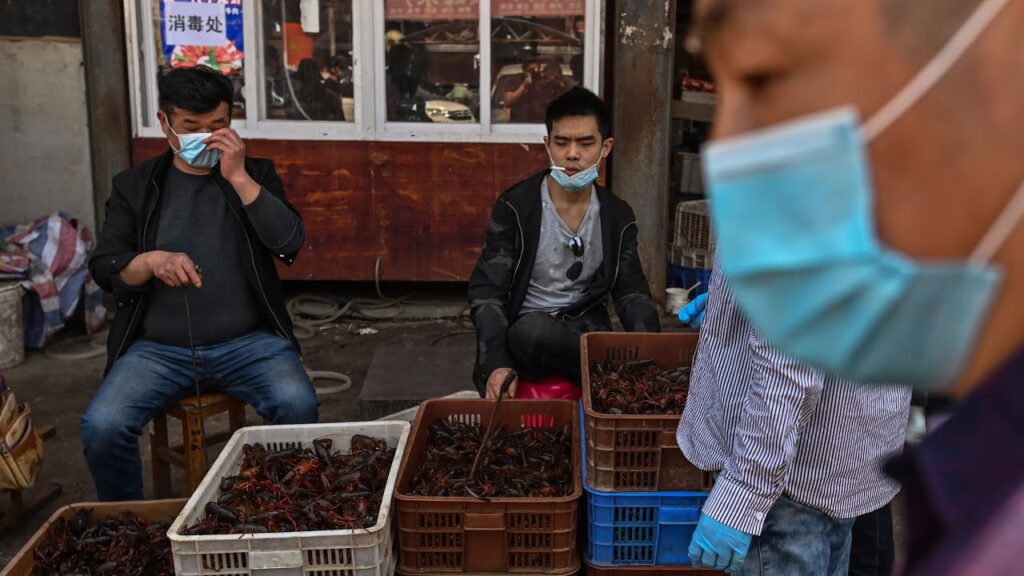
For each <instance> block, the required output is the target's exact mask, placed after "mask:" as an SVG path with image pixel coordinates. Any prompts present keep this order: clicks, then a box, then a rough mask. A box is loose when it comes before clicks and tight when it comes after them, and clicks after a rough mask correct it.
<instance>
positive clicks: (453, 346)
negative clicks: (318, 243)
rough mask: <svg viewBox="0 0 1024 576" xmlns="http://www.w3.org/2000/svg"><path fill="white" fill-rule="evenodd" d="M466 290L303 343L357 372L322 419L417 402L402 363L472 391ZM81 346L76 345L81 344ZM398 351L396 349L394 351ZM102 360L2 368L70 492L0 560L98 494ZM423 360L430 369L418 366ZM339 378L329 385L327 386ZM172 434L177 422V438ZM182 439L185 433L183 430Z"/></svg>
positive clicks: (350, 292)
mask: <svg viewBox="0 0 1024 576" xmlns="http://www.w3.org/2000/svg"><path fill="white" fill-rule="evenodd" d="M290 290H291V292H293V293H298V292H300V291H302V292H314V293H320V294H324V293H329V294H330V296H332V297H334V298H336V299H339V300H342V301H345V300H348V299H350V298H353V297H357V296H359V297H366V296H368V295H372V294H374V291H373V290H372V287H366V286H361V287H359V286H356V287H342V288H338V287H336V286H331V285H312V284H300V285H292V286H290ZM464 290H465V289H464V287H462V286H458V285H448V286H441V287H436V286H434V287H417V288H416V289H415V294H414V296H412V300H415V301H419V302H424V303H421V304H415V303H409V304H406V305H405V306H404V307H403V310H402V314H401V317H399V318H396V319H391V320H355V319H348V318H344V319H340V320H338V321H336V322H331V323H329V324H327V325H325V326H323V327H321V328H318V329H316V330H315V334H314V336H313V337H311V338H309V339H306V340H304V341H303V349H304V355H303V361H304V363H305V364H306V367H307V368H308V369H310V370H334V371H339V372H343V373H346V374H348V375H349V376H350V377H351V378H352V387H351V388H350V389H349V390H347V391H345V392H341V393H338V394H333V395H328V396H323V397H321V401H322V405H321V412H320V415H321V421H322V422H346V421H359V420H370V419H373V418H377V417H379V416H381V415H384V414H387V413H389V412H391V411H394V410H398V409H400V408H402V407H404V406H406V405H412V404H414V403H415V401H414V400H410V399H408V398H397V399H396V398H394V397H391V398H386V397H387V396H389V395H390V396H394V394H392V393H391V392H390V391H391V390H395V389H398V388H401V386H397V387H396V386H395V382H394V380H395V379H397V378H402V376H403V371H402V369H398V370H396V365H398V366H401V367H404V369H405V370H408V378H409V386H408V388H414V389H420V388H422V387H423V386H424V384H423V383H424V382H426V381H428V380H431V379H435V380H437V381H439V382H441V384H440V385H439V386H440V387H436V386H435V387H434V388H432V389H428V390H425V393H427V394H428V396H424V397H432V396H435V395H443V393H447V392H454V391H457V390H465V389H470V388H472V384H471V383H470V369H471V366H472V355H473V347H474V338H473V333H472V326H471V324H470V323H469V322H468V318H467V317H466V315H465V314H466V312H467V311H466V308H465V295H464V294H465V292H464ZM393 312H394V310H384V311H380V312H379V313H378V314H379V315H391V314H392V313H393ZM664 325H665V327H666V328H667V329H670V330H680V329H681V327H680V326H679V325H678V323H674V322H672V321H669V320H668V319H666V320H665V321H664ZM76 338H77V339H81V338H82V335H81V333H80V330H79V331H76V330H75V329H73V328H72V329H68V330H66V331H65V333H63V334H61V335H60V337H59V338H58V340H57V342H55V343H54V344H53V345H51V347H50V350H66V349H67V348H68V347H69V346H75V342H74V339H76ZM81 346H82V345H81V344H78V347H79V348H81ZM378 349H380V350H381V352H382V354H381V355H380V356H379V357H378V359H377V362H376V363H375V362H374V354H375V352H377V351H378ZM432 350H436V354H432V353H431V351H432ZM403 351H404V352H405V353H404V355H403ZM392 355H397V356H396V357H394V358H392ZM385 356H387V357H385ZM439 359H440V360H439ZM103 365H104V358H103V357H102V356H100V357H96V358H92V359H88V360H75V361H69V360H57V359H53V358H50V357H48V356H47V355H45V354H44V353H42V352H30V353H29V354H28V355H27V358H26V360H25V362H24V363H23V364H21V365H19V366H17V367H15V368H11V369H6V370H3V374H4V376H5V377H6V378H7V381H8V384H9V385H10V386H11V388H12V389H13V390H14V391H15V392H16V393H17V395H18V398H19V400H23V401H27V402H29V403H31V404H32V411H33V420H34V422H35V423H36V425H37V426H45V425H53V426H55V427H56V429H57V435H56V437H55V438H53V439H51V440H49V441H48V442H46V458H45V461H44V463H43V468H42V471H41V473H40V476H39V478H38V480H37V487H39V486H46V485H49V484H50V483H53V482H59V483H60V484H61V485H62V487H63V493H62V494H61V496H60V497H59V498H57V499H56V500H55V501H53V502H51V503H50V504H49V505H47V506H46V507H45V508H43V509H42V510H40V511H39V512H37V513H36V514H35V515H33V516H32V517H31V518H29V519H28V520H27V521H26V522H25V523H24V525H22V526H20V527H19V528H18V529H17V530H16V531H15V532H14V533H12V534H10V535H8V536H7V537H5V538H3V539H2V540H0V567H2V566H4V565H5V564H6V563H7V562H8V561H9V560H10V559H11V557H12V556H13V555H14V554H15V553H16V552H17V551H18V549H19V548H20V547H21V546H22V545H23V544H24V543H25V541H26V540H27V539H28V538H29V537H30V536H31V535H32V534H33V533H34V532H35V531H36V530H37V529H38V527H39V526H40V525H41V524H42V523H43V522H44V521H45V520H46V518H48V517H49V516H50V514H52V513H53V511H54V510H56V509H57V508H59V507H61V506H64V505H66V504H70V503H73V502H85V501H93V500H95V492H94V490H93V485H92V480H91V478H90V476H89V472H88V470H87V468H86V465H85V460H84V458H83V456H82V452H81V441H80V438H79V432H78V417H79V415H80V414H82V412H83V411H84V410H85V408H86V407H87V406H88V404H89V401H90V400H91V398H92V395H93V393H94V392H95V390H96V389H97V388H98V387H99V384H100V382H101V379H102V372H103ZM371 366H372V368H371ZM417 366H420V367H421V368H423V369H424V370H425V371H429V372H431V374H428V375H425V374H421V373H418V372H417ZM371 372H373V374H371ZM367 376H370V377H371V378H370V380H371V384H370V385H369V386H366V383H367ZM425 376H426V378H424V377H425ZM432 377H433V378H432ZM333 384H334V382H324V383H323V385H325V386H330V385H333ZM382 390H383V391H384V392H382ZM247 419H248V421H249V422H250V423H258V422H259V421H260V420H259V418H258V417H257V416H256V415H255V413H254V412H253V411H252V409H251V408H250V409H248V418H247ZM223 425H226V423H225V422H215V423H214V425H213V428H217V427H219V426H223ZM174 433H175V431H174V429H173V428H172V435H173V434H174ZM177 436H178V438H180V433H178V434H177ZM173 440H174V438H173V436H172V441H173ZM140 447H141V454H142V457H143V476H144V479H145V484H146V494H147V497H148V496H151V494H152V491H151V480H152V478H151V475H150V463H149V442H148V438H147V437H146V435H143V438H142V439H141V440H140ZM218 448H219V447H213V448H211V449H210V453H209V458H210V461H211V462H212V461H213V459H214V458H216V456H217V451H218ZM173 480H174V482H173V483H174V485H175V486H176V487H179V488H180V486H181V483H182V477H181V475H180V474H178V475H177V476H175V477H174V479H173ZM899 500H900V499H897V503H896V505H895V506H894V512H895V513H894V516H895V519H896V541H897V544H898V545H899V544H900V543H901V542H902V540H903V535H902V526H901V524H902V522H901V519H902V510H901V509H900V504H901V503H900V502H899ZM4 506H6V500H3V501H0V515H2V510H3V507H4ZM898 547H899V546H898Z"/></svg>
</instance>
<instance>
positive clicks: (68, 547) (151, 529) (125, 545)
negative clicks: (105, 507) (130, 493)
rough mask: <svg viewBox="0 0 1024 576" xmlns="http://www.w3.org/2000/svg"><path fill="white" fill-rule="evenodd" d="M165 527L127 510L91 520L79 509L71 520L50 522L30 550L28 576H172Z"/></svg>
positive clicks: (91, 516)
mask: <svg viewBox="0 0 1024 576" xmlns="http://www.w3.org/2000/svg"><path fill="white" fill-rule="evenodd" d="M168 524H169V523H165V522H164V523H158V524H150V523H148V522H146V520H145V519H143V518H142V517H141V516H139V515H137V514H135V513H134V512H130V511H128V510H122V511H121V512H120V513H118V515H117V516H116V517H113V518H94V517H93V513H92V510H90V509H88V508H80V509H78V511H76V512H75V515H74V517H72V518H71V519H67V520H65V519H64V518H60V519H58V520H57V521H56V522H54V523H53V525H52V526H51V527H50V531H49V535H48V537H47V539H46V540H45V541H44V542H43V543H41V544H40V545H39V546H36V548H35V550H33V551H32V556H33V558H34V560H35V568H33V570H32V575H33V576H57V575H66V574H82V575H90V576H128V575H132V576H137V575H140V574H145V575H146V576H173V574H174V560H173V558H172V557H171V542H170V540H168V539H167V527H168Z"/></svg>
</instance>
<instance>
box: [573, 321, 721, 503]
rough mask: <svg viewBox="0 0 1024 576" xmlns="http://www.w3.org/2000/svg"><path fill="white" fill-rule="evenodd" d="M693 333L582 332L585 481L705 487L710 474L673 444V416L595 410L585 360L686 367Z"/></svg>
mask: <svg viewBox="0 0 1024 576" xmlns="http://www.w3.org/2000/svg"><path fill="white" fill-rule="evenodd" d="M697 338H698V335H697V334H692V333H686V334H684V333H679V334H648V333H628V332H592V333H590V334H584V335H583V336H582V346H581V348H582V354H581V359H580V361H581V362H582V369H583V411H584V416H583V433H584V435H585V438H586V440H587V462H586V466H587V483H588V484H589V486H590V487H591V488H593V489H594V490H600V491H603V492H647V491H666V490H685V491H704V490H710V488H711V475H710V474H709V473H707V472H704V471H702V470H700V469H698V468H697V467H696V466H694V465H693V464H691V463H690V462H689V461H688V460H687V459H686V457H685V456H683V452H682V450H680V449H679V445H678V444H677V443H676V428H678V426H679V419H680V418H681V416H678V415H667V416H660V415H642V414H641V415H638V414H618V415H615V414H601V413H599V412H596V411H595V410H594V405H593V402H592V401H591V391H590V363H591V362H605V361H608V360H612V361H617V362H618V361H627V362H628V361H631V360H640V359H645V358H650V359H652V360H654V362H655V363H656V364H657V365H658V366H660V367H662V368H676V367H678V366H691V365H692V364H693V354H694V352H695V351H696V350H697Z"/></svg>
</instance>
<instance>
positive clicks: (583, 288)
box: [469, 88, 661, 398]
mask: <svg viewBox="0 0 1024 576" xmlns="http://www.w3.org/2000/svg"><path fill="white" fill-rule="evenodd" d="M545 123H546V125H547V130H548V135H547V136H546V137H545V138H544V143H545V145H546V146H547V150H548V154H549V156H550V159H551V167H550V168H547V169H545V170H544V171H543V172H540V173H538V174H535V175H534V176H532V177H530V178H529V179H527V180H524V181H522V182H520V183H518V184H516V185H514V186H513V187H512V188H510V189H509V190H508V191H506V192H505V193H504V194H503V195H502V196H501V198H499V199H498V201H497V203H496V204H495V206H494V211H493V212H492V215H491V222H490V226H489V227H488V229H487V237H486V240H485V242H484V247H483V251H482V253H481V254H480V260H479V262H478V263H477V265H476V268H475V269H474V270H473V274H472V276H471V277H470V281H469V300H470V307H471V314H472V318H473V324H474V326H475V327H476V334H477V360H476V369H475V370H474V373H473V381H474V384H475V385H476V387H477V389H478V390H479V391H480V393H481V394H482V395H484V396H486V397H488V398H496V397H497V395H498V392H499V390H500V388H501V385H502V383H503V382H504V380H505V377H506V376H507V375H508V373H509V372H510V371H511V370H513V369H514V370H515V371H516V372H517V373H518V374H519V375H520V376H522V378H523V379H524V380H540V379H544V378H546V377H548V376H550V375H552V374H555V375H558V376H561V377H564V378H568V379H570V380H572V381H574V382H575V383H577V384H579V382H580V341H579V340H580V335H581V334H583V333H586V332H594V331H601V330H611V320H610V319H609V317H608V310H607V307H606V303H607V299H608V296H609V295H611V296H612V298H613V299H614V301H615V306H616V311H617V313H618V316H619V320H620V321H621V322H622V325H623V326H624V327H625V328H626V330H629V331H631V332H657V331H659V330H660V329H661V324H660V321H659V318H658V311H657V308H656V307H655V305H654V302H653V301H652V300H651V295H650V289H649V288H648V285H647V279H646V277H645V276H644V272H643V268H642V267H641V265H640V257H639V254H638V252H637V224H636V217H635V216H634V215H633V209H632V208H630V206H629V204H627V203H626V202H625V201H623V200H621V199H620V198H618V197H617V196H615V195H614V194H612V193H611V192H609V191H608V190H607V189H605V188H603V187H601V186H598V185H596V184H595V183H594V181H595V180H596V179H597V176H598V169H599V166H600V164H601V161H602V160H603V159H605V158H607V157H608V154H610V153H611V150H612V145H613V143H614V141H613V139H612V137H611V135H610V120H609V116H608V112H607V109H606V108H605V106H604V103H603V102H602V101H601V99H600V98H598V97H597V96H596V95H595V94H593V93H592V92H590V91H588V90H586V89H583V88H573V89H571V90H569V91H568V92H566V93H565V94H563V95H562V96H560V97H558V98H557V99H555V100H554V101H553V102H551V104H550V106H549V107H548V110H547V115H546V118H545ZM515 385H516V384H515V383H513V385H512V387H511V388H510V390H509V394H510V395H514V394H515Z"/></svg>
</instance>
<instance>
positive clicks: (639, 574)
mask: <svg viewBox="0 0 1024 576" xmlns="http://www.w3.org/2000/svg"><path fill="white" fill-rule="evenodd" d="M584 567H585V572H586V574H587V576H726V574H725V572H719V571H718V570H707V569H704V568H691V567H690V566H671V567H668V566H666V567H664V568H659V567H657V566H629V567H626V566H622V567H616V568H602V567H600V566H591V565H590V564H586V563H584Z"/></svg>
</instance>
